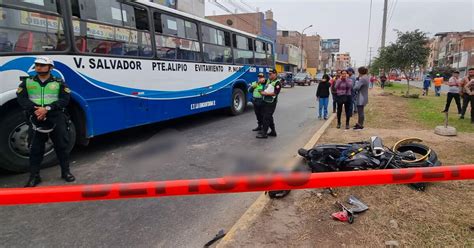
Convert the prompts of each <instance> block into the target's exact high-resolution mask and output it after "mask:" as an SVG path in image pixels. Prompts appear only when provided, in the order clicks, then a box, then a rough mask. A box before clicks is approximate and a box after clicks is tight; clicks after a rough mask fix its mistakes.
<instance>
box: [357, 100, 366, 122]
mask: <svg viewBox="0 0 474 248" xmlns="http://www.w3.org/2000/svg"><path fill="white" fill-rule="evenodd" d="M364 107H365V106H364V105H357V114H358V115H359V119H358V121H357V123H358V124H359V125H360V126H362V127H363V126H364V121H365V114H364Z"/></svg>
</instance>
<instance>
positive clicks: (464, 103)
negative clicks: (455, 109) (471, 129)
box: [461, 93, 472, 117]
mask: <svg viewBox="0 0 474 248" xmlns="http://www.w3.org/2000/svg"><path fill="white" fill-rule="evenodd" d="M468 105H469V95H468V94H466V93H464V94H463V95H462V110H461V116H463V117H464V115H465V114H466V110H467V106H468ZM471 109H472V103H471Z"/></svg>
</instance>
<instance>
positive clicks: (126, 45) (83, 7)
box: [71, 0, 153, 57]
mask: <svg viewBox="0 0 474 248" xmlns="http://www.w3.org/2000/svg"><path fill="white" fill-rule="evenodd" d="M71 6H72V13H73V28H74V35H75V44H76V48H77V50H78V51H79V52H91V53H97V54H110V55H118V56H138V57H152V56H153V51H152V46H151V35H150V32H149V31H150V30H149V27H150V26H149V24H148V11H147V10H146V9H142V8H139V7H134V6H131V5H128V4H124V3H122V1H118V0H72V1H71Z"/></svg>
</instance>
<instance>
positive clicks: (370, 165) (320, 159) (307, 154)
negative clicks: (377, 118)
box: [298, 136, 441, 191]
mask: <svg viewBox="0 0 474 248" xmlns="http://www.w3.org/2000/svg"><path fill="white" fill-rule="evenodd" d="M420 142H422V140H421V139H419V138H407V139H403V140H400V141H398V142H397V143H396V144H395V145H394V146H393V148H388V147H386V146H384V145H383V142H382V139H381V138H380V137H376V136H374V137H371V138H370V141H364V142H355V143H347V144H322V145H316V146H314V147H313V148H312V149H309V150H306V149H300V150H298V154H299V155H300V156H302V157H304V158H305V159H306V161H307V164H308V165H309V167H310V168H311V171H312V172H313V173H317V172H330V171H357V170H369V169H397V168H414V167H432V166H440V165H441V161H439V159H438V156H437V154H436V152H435V151H433V150H432V149H431V148H429V147H428V146H426V145H424V144H421V143H420ZM410 185H411V186H412V187H414V188H415V189H417V190H420V191H423V190H424V189H425V184H424V183H416V184H410Z"/></svg>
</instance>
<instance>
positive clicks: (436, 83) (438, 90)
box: [433, 73, 444, 96]
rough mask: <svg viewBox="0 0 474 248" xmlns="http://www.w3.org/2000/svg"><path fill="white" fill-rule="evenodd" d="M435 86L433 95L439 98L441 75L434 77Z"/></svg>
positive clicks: (442, 80) (441, 83)
mask: <svg viewBox="0 0 474 248" xmlns="http://www.w3.org/2000/svg"><path fill="white" fill-rule="evenodd" d="M433 82H434V86H435V95H436V96H441V93H440V92H441V85H443V82H444V78H443V77H441V74H439V73H438V74H436V77H435V78H434V80H433Z"/></svg>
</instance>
